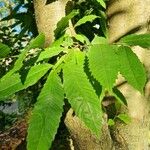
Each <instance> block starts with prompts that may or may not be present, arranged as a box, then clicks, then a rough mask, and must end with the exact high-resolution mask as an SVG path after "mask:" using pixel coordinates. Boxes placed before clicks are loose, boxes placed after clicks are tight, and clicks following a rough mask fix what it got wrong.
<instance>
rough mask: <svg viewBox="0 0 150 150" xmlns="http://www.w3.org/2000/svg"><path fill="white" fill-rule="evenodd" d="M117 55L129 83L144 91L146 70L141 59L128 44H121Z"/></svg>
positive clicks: (120, 69)
mask: <svg viewBox="0 0 150 150" xmlns="http://www.w3.org/2000/svg"><path fill="white" fill-rule="evenodd" d="M117 55H118V61H119V62H118V64H119V71H120V73H121V74H122V75H123V76H124V77H125V78H126V80H127V81H128V83H129V84H131V85H132V86H133V87H134V88H135V89H137V90H139V91H140V92H141V93H142V92H143V88H144V85H145V83H146V72H145V70H144V67H143V65H142V64H141V62H140V60H139V59H138V57H137V56H136V54H135V53H133V51H132V50H131V49H130V48H129V47H126V46H120V47H119V48H118V51H117Z"/></svg>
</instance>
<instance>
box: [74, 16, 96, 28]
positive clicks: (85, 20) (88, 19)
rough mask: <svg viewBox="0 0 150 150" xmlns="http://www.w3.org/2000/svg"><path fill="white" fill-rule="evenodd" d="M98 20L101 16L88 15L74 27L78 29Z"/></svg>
mask: <svg viewBox="0 0 150 150" xmlns="http://www.w3.org/2000/svg"><path fill="white" fill-rule="evenodd" d="M96 18H99V16H96V15H88V16H84V17H83V18H81V19H80V20H79V21H78V22H77V23H76V24H75V26H74V27H78V26H80V25H82V24H84V23H86V22H88V21H89V22H93V20H95V19H96Z"/></svg>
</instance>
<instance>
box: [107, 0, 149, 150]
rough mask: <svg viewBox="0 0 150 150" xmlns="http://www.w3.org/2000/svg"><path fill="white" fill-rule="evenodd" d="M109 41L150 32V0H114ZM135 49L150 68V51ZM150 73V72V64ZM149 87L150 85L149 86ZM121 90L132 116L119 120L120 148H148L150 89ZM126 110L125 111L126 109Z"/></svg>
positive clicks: (116, 134)
mask: <svg viewBox="0 0 150 150" xmlns="http://www.w3.org/2000/svg"><path fill="white" fill-rule="evenodd" d="M107 13H108V18H109V35H110V36H109V40H110V42H114V41H117V40H118V39H120V38H121V37H122V36H124V35H126V34H129V33H137V34H142V33H147V32H149V28H148V26H149V19H150V1H149V0H145V1H143V0H132V1H131V0H118V1H117V0H116V1H115V0H111V1H110V5H109V6H108V10H107ZM133 51H134V52H135V53H136V54H137V55H138V57H139V58H140V60H141V62H143V63H144V65H145V66H146V68H147V69H148V67H149V66H150V61H149V59H150V52H149V51H147V50H144V49H142V48H140V47H134V48H133ZM147 71H148V74H149V73H150V67H149V70H147ZM147 87H148V86H147ZM119 89H120V91H121V92H122V93H123V95H124V96H125V98H126V99H127V102H128V110H126V111H127V112H128V114H129V116H130V117H131V119H132V122H131V123H130V124H128V125H123V124H121V123H117V124H116V125H115V127H114V130H113V132H112V133H111V135H112V137H113V138H114V142H115V147H116V149H121V150H148V149H149V147H148V144H149V143H148V139H149V137H148V133H149V104H148V103H149V102H148V99H149V92H150V91H149V89H146V91H145V92H146V93H145V94H146V97H145V96H143V95H141V94H140V93H139V92H138V91H136V90H135V89H133V88H132V87H131V86H130V85H128V84H124V85H123V86H121V87H120V88H119ZM122 112H124V110H122Z"/></svg>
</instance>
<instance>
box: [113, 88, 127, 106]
mask: <svg viewBox="0 0 150 150" xmlns="http://www.w3.org/2000/svg"><path fill="white" fill-rule="evenodd" d="M113 94H114V96H115V97H116V98H117V100H118V101H119V102H120V103H121V104H123V105H126V106H127V105H128V104H127V101H126V99H125V97H124V95H123V94H122V93H121V92H120V91H119V90H118V89H117V88H116V87H114V88H113ZM113 94H112V95H113Z"/></svg>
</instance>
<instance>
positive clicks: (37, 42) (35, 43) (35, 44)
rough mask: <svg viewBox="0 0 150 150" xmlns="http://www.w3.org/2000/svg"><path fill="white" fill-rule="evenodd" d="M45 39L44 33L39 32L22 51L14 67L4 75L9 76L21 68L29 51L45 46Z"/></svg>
mask: <svg viewBox="0 0 150 150" xmlns="http://www.w3.org/2000/svg"><path fill="white" fill-rule="evenodd" d="M44 41H45V36H44V34H39V35H38V36H37V37H36V38H35V39H33V40H31V42H30V43H29V45H28V46H27V47H26V48H25V49H24V50H23V51H22V52H21V53H20V55H19V57H18V59H17V60H16V62H15V64H14V67H13V69H12V70H10V71H9V72H8V73H7V74H6V75H5V76H4V77H5V78H7V77H8V76H10V75H12V74H13V73H15V72H16V71H18V70H19V69H21V67H22V66H23V61H24V59H25V58H26V54H27V52H28V51H29V50H30V49H32V48H40V47H43V44H44Z"/></svg>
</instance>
